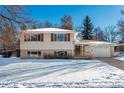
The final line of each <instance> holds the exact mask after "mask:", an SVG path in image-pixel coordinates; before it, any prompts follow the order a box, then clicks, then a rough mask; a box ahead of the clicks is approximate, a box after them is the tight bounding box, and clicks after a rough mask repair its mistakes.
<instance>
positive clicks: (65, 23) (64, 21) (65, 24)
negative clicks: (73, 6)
mask: <svg viewBox="0 0 124 93" xmlns="http://www.w3.org/2000/svg"><path fill="white" fill-rule="evenodd" d="M61 28H63V29H69V30H72V29H73V22H72V17H71V16H70V15H64V16H63V17H62V18H61Z"/></svg>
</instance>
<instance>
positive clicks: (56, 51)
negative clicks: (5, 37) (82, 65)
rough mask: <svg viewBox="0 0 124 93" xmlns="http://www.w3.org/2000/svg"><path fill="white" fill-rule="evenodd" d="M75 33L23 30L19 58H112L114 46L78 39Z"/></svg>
mask: <svg viewBox="0 0 124 93" xmlns="http://www.w3.org/2000/svg"><path fill="white" fill-rule="evenodd" d="M78 34H79V33H77V32H75V31H73V30H66V29H59V28H41V29H29V30H23V31H22V32H21V37H20V56H21V58H45V57H46V56H49V57H51V56H56V57H57V56H58V57H59V56H62V57H73V58H75V57H80V58H83V57H85V56H92V57H112V56H114V47H115V46H117V45H116V44H112V43H107V42H100V41H93V40H83V41H81V40H80V39H78Z"/></svg>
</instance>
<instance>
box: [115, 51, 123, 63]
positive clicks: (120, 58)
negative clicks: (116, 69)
mask: <svg viewBox="0 0 124 93" xmlns="http://www.w3.org/2000/svg"><path fill="white" fill-rule="evenodd" d="M115 59H117V60H120V61H123V62H124V53H122V54H120V55H119V56H118V57H115Z"/></svg>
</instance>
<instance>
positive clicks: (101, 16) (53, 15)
mask: <svg viewBox="0 0 124 93" xmlns="http://www.w3.org/2000/svg"><path fill="white" fill-rule="evenodd" d="M26 9H27V11H28V12H30V13H31V16H32V18H34V19H36V20H37V21H41V22H42V21H45V20H48V21H50V22H52V23H60V19H61V17H62V16H63V15H65V14H67V15H71V16H72V18H73V23H74V26H79V25H81V23H82V22H83V19H84V18H85V16H86V15H88V16H90V18H91V19H92V22H93V23H94V26H95V27H96V26H100V27H102V28H104V27H105V26H108V25H116V24H117V21H118V20H119V19H120V18H121V17H124V16H122V15H121V13H120V11H121V10H122V9H123V10H124V6H117V5H115V6H103V5H99V6H97V5H94V6H93V5H89V6H88V5H80V6H79V5H71V6H70V5H63V6H62V5H57V6H56V5H48V6H47V5H39V6H38V5H31V6H27V8H26Z"/></svg>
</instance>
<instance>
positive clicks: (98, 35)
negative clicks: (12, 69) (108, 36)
mask: <svg viewBox="0 0 124 93" xmlns="http://www.w3.org/2000/svg"><path fill="white" fill-rule="evenodd" d="M94 34H95V37H96V40H98V41H104V40H105V38H104V31H103V30H102V29H101V28H100V27H96V28H95V29H94Z"/></svg>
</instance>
